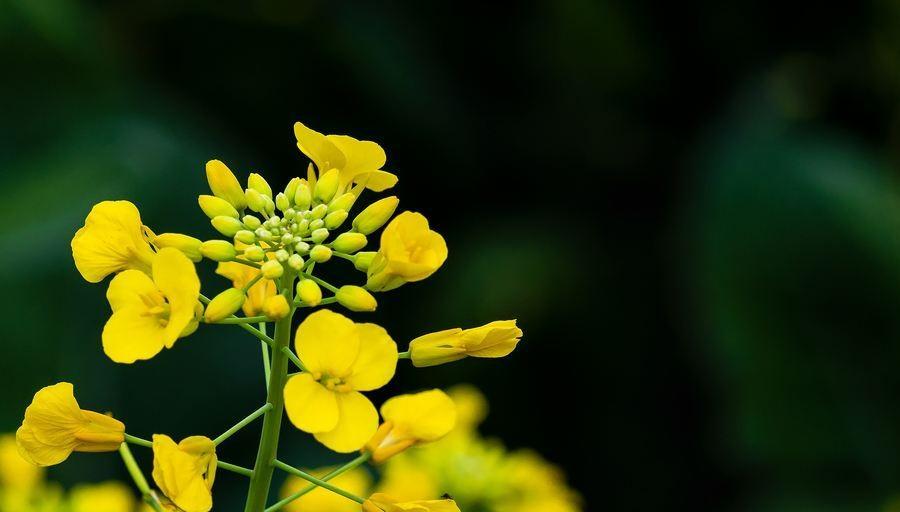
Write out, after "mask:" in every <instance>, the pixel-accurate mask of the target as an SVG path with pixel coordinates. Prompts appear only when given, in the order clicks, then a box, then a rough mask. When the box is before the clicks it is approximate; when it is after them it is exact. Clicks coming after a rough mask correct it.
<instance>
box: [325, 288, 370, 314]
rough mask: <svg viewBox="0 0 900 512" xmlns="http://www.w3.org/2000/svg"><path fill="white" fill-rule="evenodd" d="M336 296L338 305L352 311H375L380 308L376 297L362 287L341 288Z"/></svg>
mask: <svg viewBox="0 0 900 512" xmlns="http://www.w3.org/2000/svg"><path fill="white" fill-rule="evenodd" d="M334 296H335V298H336V299H337V301H338V304H340V305H341V306H344V307H345V308H347V309H349V310H350V311H375V308H376V307H377V306H378V302H377V301H376V300H375V297H374V296H373V295H372V294H371V293H369V292H368V291H367V290H366V289H365V288H362V287H360V286H353V285H344V286H341V287H340V288H338V291H337V293H335V294H334Z"/></svg>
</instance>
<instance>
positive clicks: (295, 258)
mask: <svg viewBox="0 0 900 512" xmlns="http://www.w3.org/2000/svg"><path fill="white" fill-rule="evenodd" d="M287 264H288V266H289V267H291V268H292V269H294V270H296V271H297V272H300V270H302V269H303V256H300V255H299V254H291V255H290V256H289V257H288V260H287Z"/></svg>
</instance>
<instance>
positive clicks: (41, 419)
mask: <svg viewBox="0 0 900 512" xmlns="http://www.w3.org/2000/svg"><path fill="white" fill-rule="evenodd" d="M25 423H28V424H29V425H30V426H31V428H32V429H33V433H34V436H35V438H36V439H37V440H38V441H40V442H42V443H46V444H52V445H62V444H66V443H70V442H73V441H74V435H75V433H76V432H78V431H79V430H80V429H81V428H82V426H84V424H85V423H86V420H85V418H84V415H83V414H82V413H81V408H80V407H79V406H78V401H77V400H75V394H74V388H73V386H72V384H70V383H68V382H60V383H58V384H54V385H52V386H47V387H45V388H42V389H41V390H40V391H38V392H37V393H35V394H34V399H33V400H32V402H31V405H29V406H28V408H26V409H25Z"/></svg>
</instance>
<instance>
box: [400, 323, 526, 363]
mask: <svg viewBox="0 0 900 512" xmlns="http://www.w3.org/2000/svg"><path fill="white" fill-rule="evenodd" d="M521 337H522V330H521V329H519V328H518V327H516V321H515V320H498V321H495V322H491V323H489V324H487V325H482V326H481V327H475V328H474V329H465V330H463V329H460V328H459V327H457V328H455V329H447V330H444V331H439V332H433V333H431V334H426V335H424V336H419V337H418V338H416V339H414V340H412V341H411V342H410V343H409V354H410V358H411V359H412V363H413V365H414V366H418V367H423V366H435V365H439V364H443V363H449V362H451V361H458V360H460V359H462V358H464V357H466V356H472V357H503V356H506V355H508V354H509V353H510V352H512V351H513V350H514V349H515V348H516V345H517V344H518V343H519V339H520V338H521Z"/></svg>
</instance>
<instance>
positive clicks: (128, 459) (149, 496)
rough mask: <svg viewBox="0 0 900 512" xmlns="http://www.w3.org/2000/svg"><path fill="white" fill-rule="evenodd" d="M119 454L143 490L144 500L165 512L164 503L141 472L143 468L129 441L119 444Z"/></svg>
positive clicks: (157, 510) (139, 487)
mask: <svg viewBox="0 0 900 512" xmlns="http://www.w3.org/2000/svg"><path fill="white" fill-rule="evenodd" d="M119 454H120V455H121V456H122V461H123V462H124V463H125V469H127V470H128V474H130V475H131V478H132V480H134V485H136V486H137V488H138V490H139V491H141V496H142V497H143V498H144V501H145V502H147V504H148V505H150V506H151V507H152V508H153V510H155V511H156V512H163V508H162V505H161V504H160V503H159V500H158V499H157V498H156V495H155V494H154V493H153V491H152V490H150V484H148V483H147V479H146V478H144V474H143V473H141V468H139V467H138V465H137V462H136V461H135V460H134V455H132V454H131V449H129V448H128V443H122V444H121V445H119Z"/></svg>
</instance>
